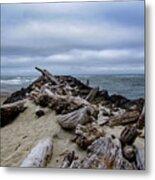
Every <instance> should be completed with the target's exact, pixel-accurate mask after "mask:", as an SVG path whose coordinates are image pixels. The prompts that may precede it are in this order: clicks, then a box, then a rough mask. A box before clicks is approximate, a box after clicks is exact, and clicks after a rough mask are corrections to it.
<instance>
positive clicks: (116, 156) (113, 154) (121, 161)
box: [67, 137, 135, 169]
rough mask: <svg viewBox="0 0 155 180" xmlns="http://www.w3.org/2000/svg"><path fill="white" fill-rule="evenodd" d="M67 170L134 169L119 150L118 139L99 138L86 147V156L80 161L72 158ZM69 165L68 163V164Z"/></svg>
mask: <svg viewBox="0 0 155 180" xmlns="http://www.w3.org/2000/svg"><path fill="white" fill-rule="evenodd" d="M72 159H73V160H72V161H70V165H67V167H68V168H87V169H88V168H89V169H135V167H134V166H133V165H132V164H131V163H130V162H129V161H127V160H126V159H125V158H124V157H123V155H122V150H121V143H120V141H119V139H112V138H110V137H100V138H98V139H97V140H95V141H94V142H93V143H92V144H91V145H90V146H89V147H88V154H87V156H86V157H85V158H84V159H82V160H81V161H79V160H76V159H74V158H72ZM68 164H69V163H68Z"/></svg>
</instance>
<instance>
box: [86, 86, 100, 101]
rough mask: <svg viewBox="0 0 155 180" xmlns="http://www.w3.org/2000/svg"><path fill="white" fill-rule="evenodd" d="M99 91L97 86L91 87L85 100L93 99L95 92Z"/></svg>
mask: <svg viewBox="0 0 155 180" xmlns="http://www.w3.org/2000/svg"><path fill="white" fill-rule="evenodd" d="M98 92H99V87H97V88H94V89H92V90H91V91H90V92H89V94H88V96H87V97H86V100H87V101H88V102H92V101H93V100H94V99H95V96H96V94H97V93H98Z"/></svg>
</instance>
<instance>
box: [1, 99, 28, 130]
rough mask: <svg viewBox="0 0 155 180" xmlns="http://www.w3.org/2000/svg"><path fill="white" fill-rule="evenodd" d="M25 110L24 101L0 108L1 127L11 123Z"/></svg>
mask: <svg viewBox="0 0 155 180" xmlns="http://www.w3.org/2000/svg"><path fill="white" fill-rule="evenodd" d="M26 108H27V105H26V100H21V101H17V102H14V103H10V104H5V105H2V106H1V108H0V112H1V127H4V126H6V125H7V124H9V123H11V122H12V121H13V120H14V119H15V118H16V117H17V116H18V115H19V113H21V112H23V111H24V110H25V109H26Z"/></svg>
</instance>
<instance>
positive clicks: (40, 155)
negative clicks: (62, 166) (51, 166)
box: [21, 137, 53, 167]
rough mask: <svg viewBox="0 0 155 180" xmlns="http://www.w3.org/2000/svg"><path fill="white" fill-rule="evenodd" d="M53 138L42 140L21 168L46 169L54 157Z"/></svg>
mask: <svg viewBox="0 0 155 180" xmlns="http://www.w3.org/2000/svg"><path fill="white" fill-rule="evenodd" d="M52 150H53V144H52V138H51V137H47V138H46V139H43V140H41V141H40V142H39V143H38V144H37V145H36V146H35V147H34V148H33V149H32V150H31V152H30V153H29V154H28V156H27V157H26V159H25V160H24V161H23V162H22V164H21V167H45V166H46V164H47V162H48V161H49V160H50V158H51V156H52Z"/></svg>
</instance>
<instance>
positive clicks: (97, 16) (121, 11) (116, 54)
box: [1, 1, 144, 75]
mask: <svg viewBox="0 0 155 180" xmlns="http://www.w3.org/2000/svg"><path fill="white" fill-rule="evenodd" d="M1 15H2V17H1V68H2V69H1V73H2V75H33V74H35V73H36V72H35V70H34V67H35V66H39V67H42V68H46V69H48V70H49V71H51V72H52V73H53V74H107V73H108V74H109V73H110V74H122V73H144V2H143V1H137V2H131V1H128V2H98V3H97V2H93V3H90V2H89V3H88V2H87V3H86V2H85V3H46V4H5V5H4V4H3V5H2V7H1Z"/></svg>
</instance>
